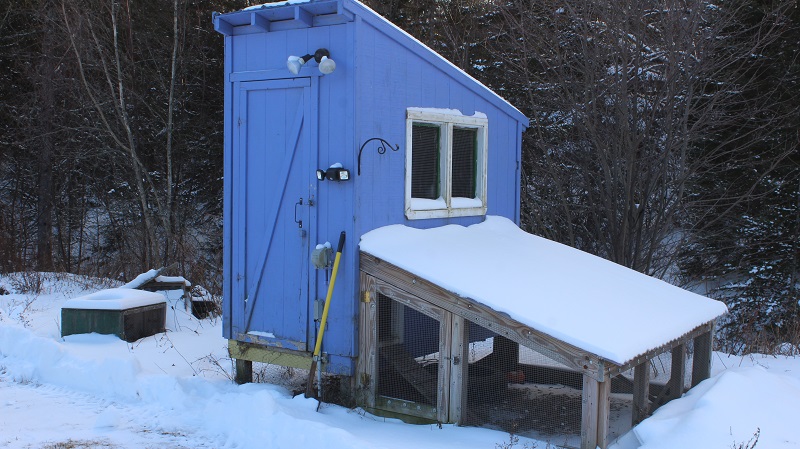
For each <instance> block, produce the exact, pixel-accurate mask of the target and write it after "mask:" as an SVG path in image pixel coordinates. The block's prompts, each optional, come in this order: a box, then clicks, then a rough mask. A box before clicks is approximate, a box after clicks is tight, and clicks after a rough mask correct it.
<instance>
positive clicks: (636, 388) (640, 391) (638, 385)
mask: <svg viewBox="0 0 800 449" xmlns="http://www.w3.org/2000/svg"><path fill="white" fill-rule="evenodd" d="M649 396H650V361H645V362H644V363H641V364H639V365H637V366H636V368H634V369H633V413H632V416H631V425H632V426H635V425H637V424H639V423H640V422H642V421H644V419H645V418H647V417H648V416H649V415H650V399H649Z"/></svg>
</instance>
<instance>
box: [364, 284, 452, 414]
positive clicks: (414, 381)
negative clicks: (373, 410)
mask: <svg viewBox="0 0 800 449" xmlns="http://www.w3.org/2000/svg"><path fill="white" fill-rule="evenodd" d="M376 302H377V308H378V310H377V330H378V332H377V336H378V350H377V356H378V382H377V391H376V393H377V395H378V397H379V399H381V400H382V401H383V402H382V403H383V405H384V406H385V407H387V408H390V409H395V410H399V411H402V412H404V413H407V414H409V415H416V416H420V417H427V418H431V419H435V418H436V410H437V395H438V385H439V376H438V373H439V370H438V368H439V358H438V351H439V328H440V325H439V322H438V321H437V320H436V319H434V318H431V317H429V316H427V315H425V314H423V313H422V312H419V311H417V310H415V309H413V308H411V307H408V306H406V305H404V304H402V303H400V302H398V301H395V300H392V299H391V298H389V297H387V296H384V295H380V294H379V295H377V301H376Z"/></svg>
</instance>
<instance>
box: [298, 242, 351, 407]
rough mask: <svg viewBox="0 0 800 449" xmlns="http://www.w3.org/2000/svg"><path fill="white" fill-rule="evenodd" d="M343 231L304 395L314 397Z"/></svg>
mask: <svg viewBox="0 0 800 449" xmlns="http://www.w3.org/2000/svg"><path fill="white" fill-rule="evenodd" d="M344 237H345V234H344V231H342V233H341V235H339V246H338V247H337V248H336V258H335V259H333V273H332V274H331V283H330V284H328V294H327V295H325V307H323V309H322V319H321V320H320V323H319V333H318V334H317V343H316V344H315V345H314V355H313V358H312V359H311V369H310V370H309V371H308V382H307V383H306V397H307V398H311V397H314V376H315V375H316V373H317V362H318V361H319V353H320V350H321V349H322V336H323V335H325V323H326V322H327V321H328V309H330V306H331V296H333V286H334V285H335V284H336V273H337V272H338V271H339V259H341V257H342V248H343V247H344Z"/></svg>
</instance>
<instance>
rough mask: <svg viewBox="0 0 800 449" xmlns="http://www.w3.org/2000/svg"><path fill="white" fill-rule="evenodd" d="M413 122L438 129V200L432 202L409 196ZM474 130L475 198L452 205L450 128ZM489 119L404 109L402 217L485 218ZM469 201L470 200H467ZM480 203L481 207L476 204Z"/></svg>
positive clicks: (453, 112)
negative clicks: (404, 141)
mask: <svg viewBox="0 0 800 449" xmlns="http://www.w3.org/2000/svg"><path fill="white" fill-rule="evenodd" d="M414 123H425V124H431V125H436V126H439V128H440V129H441V132H440V133H439V135H440V139H441V140H440V142H439V147H440V150H439V151H440V157H439V161H440V162H439V163H440V164H441V166H440V167H439V173H442V174H443V176H441V177H440V179H439V183H440V185H439V192H440V197H439V198H438V199H435V200H430V199H423V198H412V197H411V171H412V170H411V168H412V157H413V151H414V150H413V148H412V147H413V145H412V141H413V139H412V130H413V125H414ZM454 127H459V128H474V129H476V130H477V131H478V137H477V140H478V142H477V144H478V149H477V151H478V155H477V161H476V167H475V169H476V178H477V179H476V180H475V182H476V184H475V198H468V199H466V201H463V200H462V201H456V203H462V204H464V203H466V204H467V205H466V206H465V207H458V206H454V205H453V198H452V191H451V188H452V182H451V180H452V179H453V173H452V165H453V164H452V159H453V152H452V136H453V128H454ZM488 155H489V120H488V118H487V117H486V115H485V114H483V113H481V112H475V114H474V115H472V116H466V115H463V114H462V113H461V112H460V111H458V110H455V109H433V108H407V109H406V173H405V214H406V217H407V218H408V219H409V220H419V219H426V218H444V217H466V216H478V215H486V211H487V206H486V197H487V175H486V174H487V172H488V158H489V156H488ZM470 200H471V201H470ZM476 202H479V204H480V205H475V203H476Z"/></svg>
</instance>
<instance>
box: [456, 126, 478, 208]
mask: <svg viewBox="0 0 800 449" xmlns="http://www.w3.org/2000/svg"><path fill="white" fill-rule="evenodd" d="M477 168H478V130H477V129H475V128H453V185H452V190H451V194H452V196H453V197H461V198H475V196H476V194H475V184H476V177H477V171H478V170H477Z"/></svg>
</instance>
